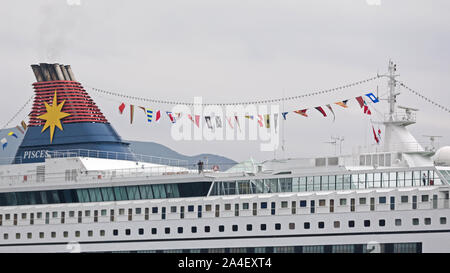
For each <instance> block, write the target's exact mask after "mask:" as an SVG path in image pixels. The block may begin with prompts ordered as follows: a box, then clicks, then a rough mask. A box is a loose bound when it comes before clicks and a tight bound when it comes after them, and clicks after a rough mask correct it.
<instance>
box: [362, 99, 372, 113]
mask: <svg viewBox="0 0 450 273" xmlns="http://www.w3.org/2000/svg"><path fill="white" fill-rule="evenodd" d="M364 114H366V115H372V112H370V109H369V105H367V103H366V102H365V101H364Z"/></svg>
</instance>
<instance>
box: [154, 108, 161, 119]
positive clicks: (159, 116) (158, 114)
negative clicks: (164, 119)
mask: <svg viewBox="0 0 450 273" xmlns="http://www.w3.org/2000/svg"><path fill="white" fill-rule="evenodd" d="M160 118H161V111H160V110H158V111H156V118H155V122H158V121H159V119H160Z"/></svg>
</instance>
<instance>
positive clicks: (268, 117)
mask: <svg viewBox="0 0 450 273" xmlns="http://www.w3.org/2000/svg"><path fill="white" fill-rule="evenodd" d="M264 119H265V121H266V128H270V115H269V114H267V115H264Z"/></svg>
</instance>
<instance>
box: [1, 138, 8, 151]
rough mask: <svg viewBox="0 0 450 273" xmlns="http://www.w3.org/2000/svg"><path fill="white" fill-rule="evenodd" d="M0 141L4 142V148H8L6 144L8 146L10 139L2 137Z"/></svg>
mask: <svg viewBox="0 0 450 273" xmlns="http://www.w3.org/2000/svg"><path fill="white" fill-rule="evenodd" d="M0 143H1V144H2V148H3V150H4V149H5V148H6V146H8V140H7V139H6V138H2V139H1V140H0Z"/></svg>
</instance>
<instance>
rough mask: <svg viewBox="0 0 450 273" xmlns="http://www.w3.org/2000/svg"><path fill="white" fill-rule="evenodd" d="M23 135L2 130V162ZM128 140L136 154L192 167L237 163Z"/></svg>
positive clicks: (226, 159)
mask: <svg viewBox="0 0 450 273" xmlns="http://www.w3.org/2000/svg"><path fill="white" fill-rule="evenodd" d="M11 131H13V132H14V133H15V134H16V135H17V137H18V138H17V139H16V138H14V137H12V136H8V133H9V132H11ZM23 136H24V135H23V134H21V133H20V132H19V131H18V130H17V129H16V128H9V129H4V130H0V139H3V138H6V139H7V140H8V145H7V146H6V148H5V149H4V150H2V148H1V146H0V164H8V163H10V162H9V161H8V160H5V158H11V161H12V158H13V157H14V156H15V155H16V151H17V149H18V148H19V145H20V143H21V142H22V139H23ZM128 142H130V149H131V152H133V153H135V154H141V155H148V156H155V157H163V158H170V159H179V160H185V161H186V162H187V164H188V165H189V166H191V167H195V166H196V164H197V162H198V161H199V160H202V161H203V162H204V163H205V164H206V159H207V161H208V163H209V164H218V165H219V166H220V170H226V169H228V168H230V167H231V166H232V165H234V164H236V163H237V162H236V161H234V160H232V159H229V158H226V157H223V156H220V155H214V154H199V155H194V156H187V155H183V154H180V153H178V152H176V151H174V150H172V149H170V148H168V147H166V146H164V145H161V144H158V143H155V142H144V141H128ZM205 167H206V166H205Z"/></svg>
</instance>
